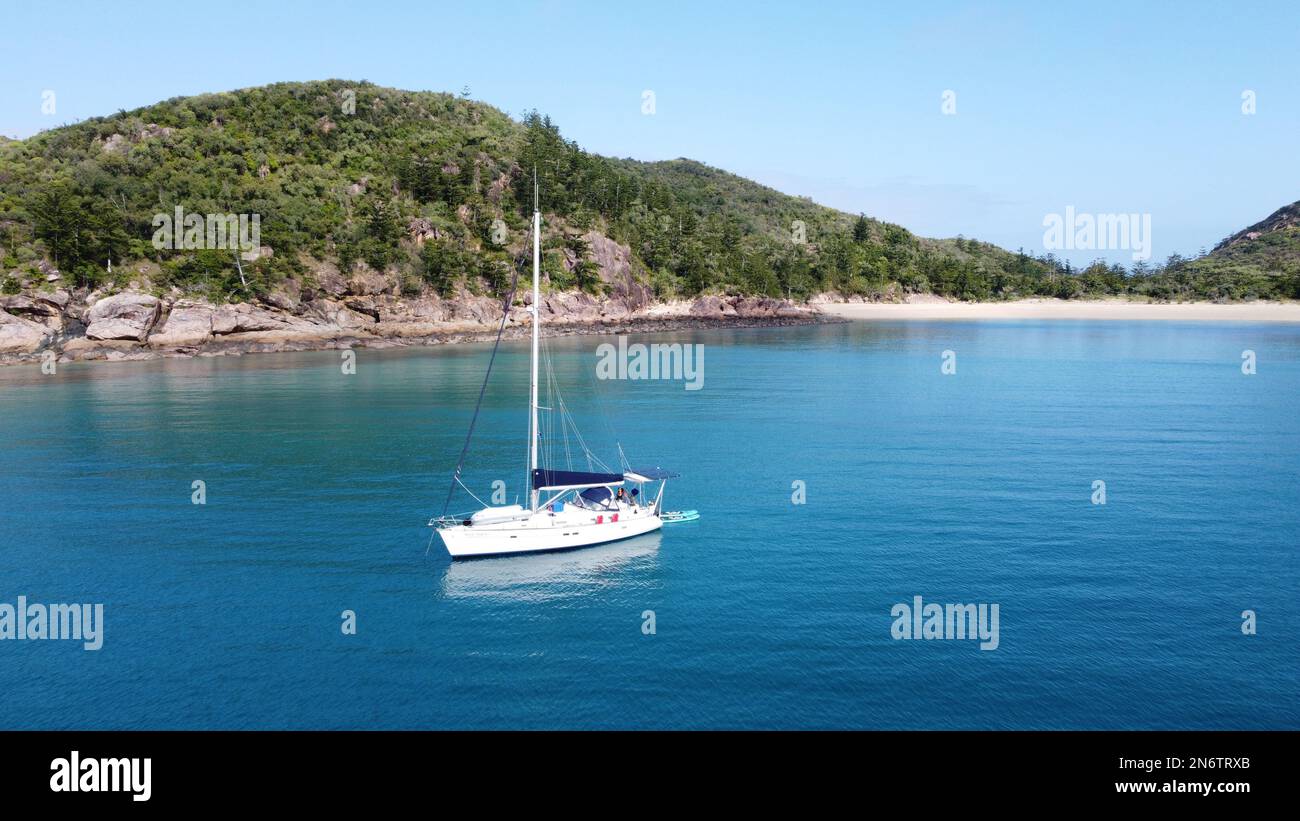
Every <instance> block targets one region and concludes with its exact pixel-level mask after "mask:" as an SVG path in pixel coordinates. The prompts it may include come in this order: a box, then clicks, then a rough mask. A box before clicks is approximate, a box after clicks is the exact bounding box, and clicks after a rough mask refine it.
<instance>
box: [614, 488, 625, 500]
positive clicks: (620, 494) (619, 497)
mask: <svg viewBox="0 0 1300 821" xmlns="http://www.w3.org/2000/svg"><path fill="white" fill-rule="evenodd" d="M614 498H615V499H617V500H618V501H619V502H626V501H627V492H626V491H624V490H623V488H619V489H618V493H617V494H616V495H615V497H614Z"/></svg>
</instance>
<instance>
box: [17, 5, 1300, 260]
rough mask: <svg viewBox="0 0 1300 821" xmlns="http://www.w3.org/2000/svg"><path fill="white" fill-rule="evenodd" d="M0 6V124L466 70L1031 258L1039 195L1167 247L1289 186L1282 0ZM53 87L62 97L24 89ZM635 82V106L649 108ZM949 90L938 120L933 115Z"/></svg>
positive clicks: (609, 131)
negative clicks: (1119, 221) (949, 108)
mask: <svg viewBox="0 0 1300 821" xmlns="http://www.w3.org/2000/svg"><path fill="white" fill-rule="evenodd" d="M3 8H4V12H3V14H2V15H0V43H3V47H4V57H5V59H4V62H5V74H6V78H5V81H4V83H3V85H2V86H0V133H3V134H5V135H7V136H18V137H22V136H28V135H31V134H33V133H35V132H37V131H39V130H41V129H44V128H51V127H54V126H57V125H60V124H64V123H70V122H75V121H77V120H80V119H84V118H86V117H90V116H96V115H102V114H108V113H112V112H115V111H117V110H118V109H131V108H134V107H137V106H141V105H146V104H149V103H153V102H156V101H158V100H162V99H165V98H168V97H173V96H177V95H187V94H196V93H201V92H209V91H220V90H225V89H232V88H241V87H246V86H252V85H260V84H264V83H269V82H274V81H280V80H310V79H323V78H330V77H337V78H346V79H356V80H362V79H364V80H369V81H371V82H374V83H379V84H381V85H386V86H395V87H398V88H407V89H432V90H440V91H459V90H460V89H461V88H462V87H463V86H466V85H468V86H469V87H470V89H471V93H472V96H473V97H474V98H476V99H479V100H482V101H484V102H487V103H491V104H493V105H495V106H498V107H500V108H502V109H504V110H506V111H508V112H510V113H512V114H515V115H518V114H519V113H520V112H522V111H523V110H525V109H528V108H534V107H535V108H537V109H539V110H540V111H542V112H544V113H548V114H550V115H551V117H552V118H553V119H554V120H555V121H556V122H557V123H558V124H559V125H560V127H561V128H562V130H563V131H564V133H565V135H566V136H567V137H569V138H570V139H574V140H576V141H577V142H578V143H579V144H581V145H582V146H583V147H584V148H587V149H589V150H592V151H596V152H599V153H602V154H612V155H618V156H630V157H635V158H638V159H647V160H653V159H666V158H673V157H682V156H684V157H691V158H693V159H698V160H702V161H704V162H707V163H709V164H711V165H715V166H719V167H721V168H724V169H727V170H729V171H734V172H736V173H738V174H742V175H744V176H746V177H750V178H753V179H755V180H758V181H760V182H763V183H766V184H768V185H772V186H774V187H776V188H779V189H781V190H783V191H786V192H788V193H792V194H800V195H807V196H811V197H812V198H814V199H816V200H817V201H819V202H822V203H825V204H827V205H831V206H834V207H837V208H842V209H844V210H847V211H853V212H857V211H865V212H866V213H868V214H870V215H872V216H877V217H881V218H884V219H888V220H891V221H895V222H899V223H901V224H903V225H905V226H907V227H908V228H911V229H912V230H914V231H917V232H919V233H921V234H923V235H928V236H955V235H957V234H963V235H965V236H968V237H979V238H981V239H987V240H990V241H993V242H996V243H998V244H1000V245H1003V246H1006V247H1009V248H1013V249H1014V248H1016V247H1019V246H1024V247H1025V248H1026V249H1027V250H1032V251H1034V252H1041V251H1042V250H1043V249H1042V243H1043V230H1044V229H1043V227H1042V223H1043V218H1044V216H1045V215H1046V214H1049V213H1060V212H1062V211H1064V209H1065V207H1066V206H1069V205H1073V206H1074V207H1075V208H1076V209H1077V210H1079V211H1084V212H1096V213H1109V212H1140V213H1149V214H1151V216H1152V235H1153V256H1154V258H1156V259H1162V258H1163V257H1165V256H1166V255H1168V254H1170V253H1173V252H1178V253H1183V254H1193V253H1195V252H1196V251H1197V250H1198V249H1199V248H1200V247H1202V246H1205V247H1209V246H1212V245H1213V244H1214V243H1215V242H1216V241H1217V240H1219V239H1220V238H1222V237H1223V236H1225V235H1227V234H1229V233H1231V232H1232V231H1235V230H1237V229H1239V228H1242V227H1244V226H1246V225H1248V224H1250V223H1252V222H1255V221H1257V220H1259V219H1262V218H1263V217H1265V216H1267V215H1268V214H1269V213H1271V212H1272V211H1273V210H1274V209H1276V208H1278V207H1280V206H1282V205H1284V204H1287V203H1290V202H1293V201H1295V200H1297V199H1300V173H1298V172H1300V151H1298V150H1297V147H1298V146H1300V82H1297V78H1300V71H1298V69H1300V57H1297V55H1300V3H1295V2H1266V3H1250V4H1248V3H1209V2H1206V3H1200V2H1194V3H1167V4H1165V3H1155V2H1151V3H1134V2H1114V3H1110V2H1093V3H1087V4H1076V3H1043V2H1025V3H1018V2H1017V3H1004V4H996V5H989V6H988V7H984V4H977V3H958V2H922V3H898V2H894V3H858V2H843V3H836V2H828V3H825V4H819V3H815V2H809V3H795V2H788V1H786V2H778V3H772V4H762V3H757V2H753V3H734V4H732V3H727V4H722V3H718V4H708V6H707V7H704V4H696V3H681V4H674V3H640V4H635V5H634V4H623V3H611V2H592V3H578V2H574V3H566V2H558V0H551V2H521V3H509V2H493V3H474V2H458V3H439V2H419V3H398V2H393V3H385V2H372V3H366V4H361V3H358V4H356V5H351V4H346V3H330V2H289V1H288V0H265V2H262V3H242V2H227V1H225V0H223V2H219V3H204V2H199V3H167V2H154V3H136V2H128V1H127V0H117V1H116V2H110V3H103V4H99V3H89V2H87V3H59V2H48V3H47V2H41V3H32V2H12V0H4V2H3ZM46 89H49V90H52V91H54V92H55V94H56V97H55V102H56V106H57V110H56V113H55V114H53V115H48V114H42V111H41V102H42V92H43V91H44V90H46ZM647 89H649V90H653V91H654V92H655V95H656V112H655V114H654V115H653V116H646V115H643V114H642V113H641V99H642V92H643V91H644V90H647ZM948 89H950V90H952V91H954V92H956V104H957V113H956V114H955V115H953V116H945V115H944V114H943V113H942V112H941V109H940V105H941V95H942V93H943V92H944V91H945V90H948ZM1246 89H1250V90H1253V91H1254V92H1255V94H1256V101H1257V113H1256V114H1254V115H1253V116H1246V115H1243V114H1242V111H1241V108H1242V100H1241V95H1242V92H1243V91H1244V90H1246ZM1062 255H1063V256H1067V257H1069V258H1070V259H1072V260H1073V261H1075V262H1086V261H1087V260H1088V259H1089V258H1091V257H1093V256H1098V255H1102V256H1108V257H1110V258H1112V259H1115V260H1118V261H1122V262H1125V263H1128V262H1129V261H1130V260H1129V259H1128V256H1129V255H1128V254H1127V253H1126V252H1114V253H1111V254H1096V253H1093V252H1077V253H1073V254H1071V253H1064V254H1062Z"/></svg>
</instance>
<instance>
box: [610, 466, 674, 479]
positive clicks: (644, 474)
mask: <svg viewBox="0 0 1300 821" xmlns="http://www.w3.org/2000/svg"><path fill="white" fill-rule="evenodd" d="M623 476H624V477H625V478H627V479H629V480H631V481H633V482H656V481H658V480H660V479H676V478H677V477H678V476H681V474H680V473H673V472H672V471H671V470H664V469H663V468H659V467H655V468H635V469H633V470H629V471H628V472H627V473H624V474H623Z"/></svg>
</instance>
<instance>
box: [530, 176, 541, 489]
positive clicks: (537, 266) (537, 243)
mask: <svg viewBox="0 0 1300 821" xmlns="http://www.w3.org/2000/svg"><path fill="white" fill-rule="evenodd" d="M541 268H542V211H541V209H540V208H539V207H538V199H537V169H536V168H534V169H533V310H532V313H533V369H532V380H531V383H530V385H529V400H528V414H529V416H528V429H529V435H528V481H529V482H530V485H529V490H530V493H529V499H530V503H529V505H528V507H529V509H531V510H536V509H537V491H536V490H534V489H532V485H531V482H532V480H533V471H534V470H536V469H537V468H538V467H539V465H538V464H537V440H538V438H539V437H540V435H541V432H540V431H539V430H538V427H537V346H538V341H539V340H540V339H541V324H542V311H541V299H542V286H541V282H542V276H541Z"/></svg>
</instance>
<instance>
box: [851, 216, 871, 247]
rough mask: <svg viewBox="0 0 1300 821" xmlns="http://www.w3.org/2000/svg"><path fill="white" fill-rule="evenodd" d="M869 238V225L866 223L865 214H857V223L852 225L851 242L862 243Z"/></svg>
mask: <svg viewBox="0 0 1300 821" xmlns="http://www.w3.org/2000/svg"><path fill="white" fill-rule="evenodd" d="M870 238H871V223H869V222H867V215H866V214H858V219H857V222H855V223H853V241H854V242H856V243H859V244H861V243H864V242H866V241H867V240H868V239H870Z"/></svg>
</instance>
